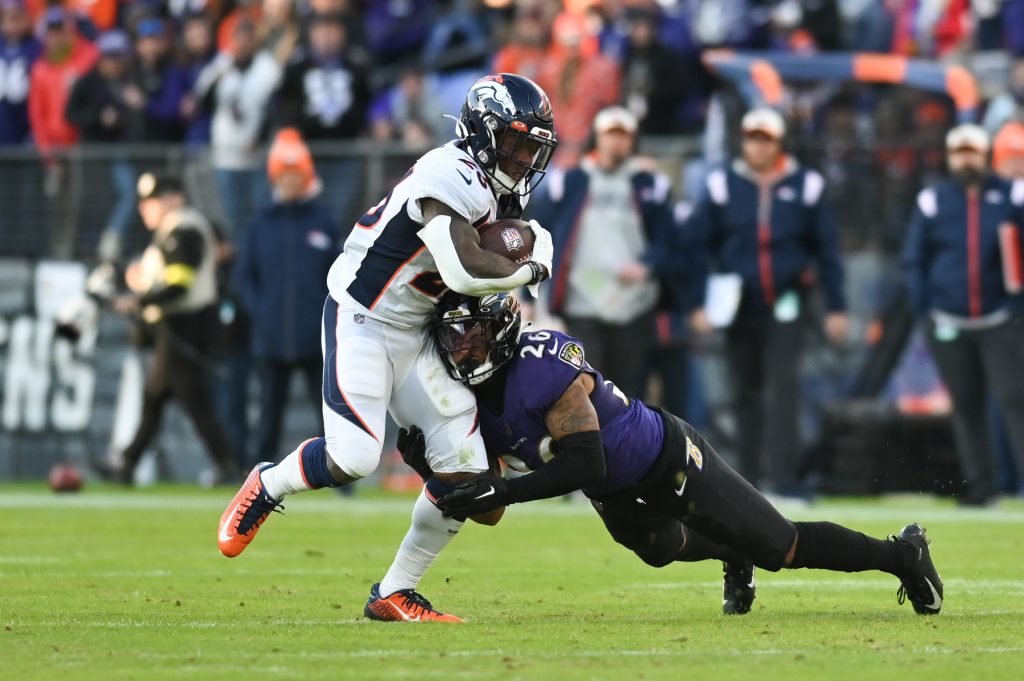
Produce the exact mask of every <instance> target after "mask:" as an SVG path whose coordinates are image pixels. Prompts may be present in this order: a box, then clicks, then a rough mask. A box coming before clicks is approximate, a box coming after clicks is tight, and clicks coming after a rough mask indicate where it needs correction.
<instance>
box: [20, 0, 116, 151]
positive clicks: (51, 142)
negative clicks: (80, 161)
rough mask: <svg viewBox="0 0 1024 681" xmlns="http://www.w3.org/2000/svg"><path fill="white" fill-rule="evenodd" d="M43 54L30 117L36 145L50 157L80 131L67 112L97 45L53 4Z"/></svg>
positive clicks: (34, 80)
mask: <svg viewBox="0 0 1024 681" xmlns="http://www.w3.org/2000/svg"><path fill="white" fill-rule="evenodd" d="M44 25H45V32H44V35H43V55H42V56H41V57H40V58H39V59H38V60H37V61H36V63H35V64H33V66H32V74H31V76H30V80H29V95H28V120H29V128H30V129H31V130H32V137H33V139H34V140H35V143H36V147H37V148H38V149H39V151H40V152H41V153H42V154H43V155H44V156H48V155H49V154H50V153H51V152H52V151H53V150H55V149H60V148H62V147H67V146H71V145H73V144H75V143H76V142H77V141H78V131H77V130H76V129H75V127H74V126H73V125H71V123H69V122H68V120H67V118H66V117H65V115H64V108H65V106H66V105H67V101H68V96H69V95H70V94H71V88H72V86H74V83H75V81H76V80H78V79H79V78H80V77H82V76H83V75H85V73H86V72H87V71H89V69H91V68H92V66H93V64H94V63H95V62H96V59H97V57H98V56H99V53H98V52H97V50H96V47H95V46H94V45H93V44H92V43H90V42H88V41H87V40H85V39H83V38H82V37H80V36H78V35H77V34H76V32H75V28H74V26H75V24H74V17H72V16H71V15H70V14H69V13H68V12H66V11H65V10H63V9H61V8H59V7H53V8H51V9H50V10H48V11H47V12H46V18H45V23H44Z"/></svg>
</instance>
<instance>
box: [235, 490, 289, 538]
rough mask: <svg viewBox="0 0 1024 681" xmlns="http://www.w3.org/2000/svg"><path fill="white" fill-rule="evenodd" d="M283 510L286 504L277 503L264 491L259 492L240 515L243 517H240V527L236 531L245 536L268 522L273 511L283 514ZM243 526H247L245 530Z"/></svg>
mask: <svg viewBox="0 0 1024 681" xmlns="http://www.w3.org/2000/svg"><path fill="white" fill-rule="evenodd" d="M279 509H281V510H279ZM283 509H284V504H282V503H281V502H280V501H275V500H274V499H272V498H271V497H270V496H269V495H268V494H266V493H265V492H263V491H260V492H257V493H255V494H253V496H252V498H250V499H249V507H248V508H246V509H245V510H244V511H243V512H242V513H240V514H239V515H240V516H241V517H239V519H238V525H236V526H235V529H236V531H237V532H238V534H245V533H246V532H248V531H249V530H251V529H253V527H259V526H260V524H262V523H263V521H264V520H266V518H267V516H268V515H270V513H271V511H273V512H274V513H282V510H283ZM243 526H245V529H244V530H243V529H242V527H243Z"/></svg>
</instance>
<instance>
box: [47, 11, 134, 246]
mask: <svg viewBox="0 0 1024 681" xmlns="http://www.w3.org/2000/svg"><path fill="white" fill-rule="evenodd" d="M96 46H97V48H98V49H99V60H98V61H97V62H96V65H95V66H94V67H93V68H92V69H91V70H90V71H89V72H88V73H86V74H85V75H84V76H82V77H81V78H79V79H78V81H77V82H76V83H75V85H74V87H73V88H72V89H71V95H70V97H69V98H68V103H67V107H66V110H65V115H66V116H67V119H68V121H69V122H70V123H71V124H73V125H74V126H75V127H76V128H78V132H79V134H80V136H81V141H82V142H85V143H86V144H115V143H118V142H137V141H141V139H140V133H141V130H142V125H143V120H142V117H143V114H142V111H143V108H144V107H145V103H146V98H145V95H143V93H142V91H141V90H140V89H139V88H138V87H136V86H135V85H134V84H133V83H132V80H131V74H130V69H131V62H132V44H131V41H130V40H129V39H128V36H127V35H125V33H124V32H123V31H120V30H114V31H107V32H106V33H104V34H103V35H101V36H100V37H99V40H97V41H96ZM114 155H115V158H114V159H113V161H112V163H111V164H110V172H111V184H112V185H113V187H114V189H115V191H116V192H117V200H116V202H115V204H114V207H113V209H112V210H111V213H110V217H109V218H108V219H107V226H106V229H105V230H104V231H103V235H102V237H101V239H100V243H99V248H98V254H99V257H100V259H101V260H104V261H108V262H113V261H116V260H117V259H118V258H119V257H120V255H121V243H122V240H123V237H124V234H125V233H126V232H127V230H128V226H129V224H130V223H131V220H132V219H133V218H134V217H135V214H136V210H137V208H136V195H135V182H136V180H137V177H138V174H137V173H136V172H135V170H134V167H133V166H132V164H131V163H130V162H129V161H128V160H126V159H124V158H120V157H118V156H119V155H118V154H116V153H115V154H114Z"/></svg>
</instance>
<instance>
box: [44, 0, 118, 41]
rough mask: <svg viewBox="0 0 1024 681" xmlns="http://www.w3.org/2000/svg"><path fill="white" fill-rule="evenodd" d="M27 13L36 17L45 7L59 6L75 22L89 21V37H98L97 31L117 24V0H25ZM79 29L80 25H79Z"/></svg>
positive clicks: (105, 29) (108, 28)
mask: <svg viewBox="0 0 1024 681" xmlns="http://www.w3.org/2000/svg"><path fill="white" fill-rule="evenodd" d="M25 4H26V6H27V7H28V10H29V13H30V14H31V15H32V16H33V17H36V18H38V17H39V15H41V14H43V13H45V11H46V9H45V8H46V7H54V6H60V7H63V8H65V9H66V10H67V11H68V12H70V13H71V14H73V15H75V16H76V23H77V22H80V21H86V22H88V23H89V26H90V28H91V32H89V33H88V35H89V37H90V38H93V37H98V36H96V34H97V33H98V32H99V31H108V30H110V29H112V28H114V26H116V25H117V11H118V4H119V2H118V0H57V1H55V0H26V2H25ZM79 29H81V26H79Z"/></svg>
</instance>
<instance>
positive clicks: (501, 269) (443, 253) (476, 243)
mask: <svg viewBox="0 0 1024 681" xmlns="http://www.w3.org/2000/svg"><path fill="white" fill-rule="evenodd" d="M420 209H421V211H422V213H423V220H424V225H425V226H424V227H423V229H421V230H420V231H419V232H418V234H419V237H420V239H422V240H423V243H424V244H426V246H427V249H428V250H429V251H430V254H431V255H432V256H433V257H434V262H435V263H436V264H437V269H438V272H439V273H440V274H441V279H443V280H444V283H445V285H446V286H447V287H448V288H450V289H452V290H453V291H457V292H458V293H463V294H466V295H471V296H482V295H488V294H491V293H499V292H501V291H511V290H512V289H515V288H518V287H520V286H526V285H529V284H537V283H539V282H541V281H544V280H545V279H547V278H548V276H549V273H550V271H551V253H552V251H553V249H552V248H551V236H550V235H549V234H548V233H547V231H546V230H544V229H542V228H540V225H536V224H534V225H533V229H534V236H535V237H536V239H535V245H534V260H531V261H530V262H528V263H526V264H524V265H517V264H516V263H514V262H512V261H511V260H508V259H507V258H503V257H502V256H500V255H498V254H496V253H491V252H489V251H485V250H483V249H482V248H480V236H479V235H478V234H477V233H476V230H475V229H474V228H473V225H471V224H470V223H469V221H467V220H466V219H465V218H464V217H462V216H461V215H459V214H458V213H456V212H455V211H454V210H452V209H451V208H450V207H448V206H446V205H445V204H443V203H441V202H440V201H437V200H436V199H431V198H424V199H421V200H420ZM545 244H546V246H545Z"/></svg>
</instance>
